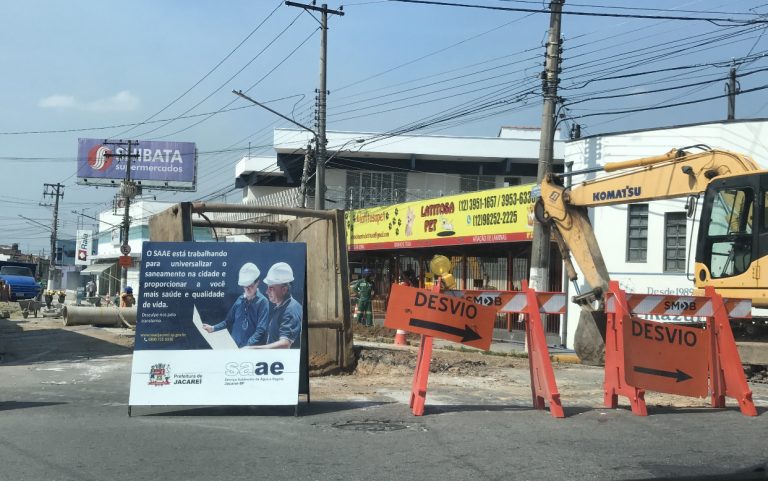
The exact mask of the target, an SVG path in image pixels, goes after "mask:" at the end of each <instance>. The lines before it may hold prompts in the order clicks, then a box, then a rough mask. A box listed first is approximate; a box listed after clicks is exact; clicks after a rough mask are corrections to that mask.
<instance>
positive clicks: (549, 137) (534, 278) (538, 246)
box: [530, 0, 565, 291]
mask: <svg viewBox="0 0 768 481" xmlns="http://www.w3.org/2000/svg"><path fill="white" fill-rule="evenodd" d="M563 3H565V0H552V1H551V2H550V4H549V8H550V11H551V12H552V13H551V14H550V18H549V37H548V40H547V57H546V61H545V62H544V65H545V70H544V72H542V74H541V83H542V93H543V94H544V111H543V112H542V114H541V140H540V141H539V168H538V172H537V175H536V182H537V183H539V184H541V183H542V181H543V180H544V177H546V175H547V174H548V173H550V172H551V171H552V157H553V146H554V143H555V106H556V104H557V84H558V82H559V80H558V74H559V73H560V53H561V51H560V50H561V49H560V44H561V42H560V18H561V13H562V10H563ZM549 244H550V229H549V226H548V225H546V224H541V223H540V222H538V221H536V223H535V224H534V226H533V242H532V243H531V272H530V279H531V283H530V285H531V288H533V289H535V290H541V291H547V290H549V248H550V245H549Z"/></svg>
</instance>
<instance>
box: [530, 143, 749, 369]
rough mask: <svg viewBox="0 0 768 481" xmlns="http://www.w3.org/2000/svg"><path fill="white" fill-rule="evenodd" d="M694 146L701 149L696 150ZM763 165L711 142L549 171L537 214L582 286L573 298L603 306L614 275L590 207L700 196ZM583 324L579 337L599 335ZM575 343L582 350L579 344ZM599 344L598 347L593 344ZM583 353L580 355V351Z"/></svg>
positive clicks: (571, 274) (570, 274) (601, 327)
mask: <svg viewBox="0 0 768 481" xmlns="http://www.w3.org/2000/svg"><path fill="white" fill-rule="evenodd" d="M692 149H698V150H700V151H694V152H692V151H691V150H692ZM705 149H706V150H705ZM758 170H760V167H759V166H758V165H757V164H756V163H755V162H754V161H753V160H752V159H750V158H749V157H747V156H744V155H741V154H737V153H733V152H728V151H723V150H711V149H708V148H707V147H706V146H693V147H687V148H684V149H674V150H671V151H670V152H667V153H666V154H663V155H659V156H654V157H646V158H641V159H636V160H628V161H623V162H613V163H607V164H605V165H603V166H602V167H598V168H593V169H586V170H581V171H575V172H571V173H567V174H549V175H548V176H547V177H546V178H545V179H544V181H543V182H542V184H541V186H540V196H539V199H538V200H537V204H536V216H537V218H538V220H539V221H540V222H543V223H549V224H550V225H551V226H552V232H553V237H554V238H555V240H556V241H557V244H558V247H559V249H560V252H561V254H562V258H563V260H564V262H565V267H566V272H567V273H568V277H569V279H570V280H571V282H573V284H574V285H575V286H576V288H577V294H578V295H577V296H576V297H575V298H574V300H575V301H576V302H577V303H579V304H580V305H581V306H582V308H583V309H584V310H585V311H588V312H590V311H601V310H602V299H603V295H602V294H603V293H604V292H606V291H607V289H608V283H609V280H610V278H609V275H608V269H607V268H606V265H605V261H604V259H603V255H602V253H601V251H600V247H599V244H598V241H597V238H596V236H595V232H594V230H593V228H592V224H591V222H590V221H589V216H588V211H587V209H588V208H590V207H600V206H608V205H617V204H629V203H635V202H648V201H654V200H662V199H670V198H676V197H685V196H690V195H698V194H701V193H702V192H704V191H705V190H706V188H707V185H708V184H709V183H710V181H711V180H712V179H714V178H716V177H722V176H727V175H732V174H743V173H745V172H751V171H758ZM597 172H603V173H604V175H599V176H597V177H595V178H594V179H591V180H587V181H584V182H581V183H579V184H576V185H573V186H572V187H566V186H565V182H564V178H565V177H566V176H567V175H579V174H589V173H597ZM572 258H573V259H575V261H576V264H578V266H579V267H580V269H581V271H582V273H583V274H584V280H585V281H586V282H587V284H588V285H589V287H590V288H591V290H590V291H588V292H585V293H583V294H582V293H580V292H578V284H576V280H577V274H576V270H575V269H574V268H573V264H572V261H571V259H572ZM595 301H597V303H598V304H599V306H598V307H597V308H596V307H595V306H594V304H595ZM583 318H584V316H582V319H583ZM594 322H595V323H596V324H597V326H596V327H597V328H598V331H599V332H600V334H601V335H602V336H603V337H604V333H605V328H604V323H603V321H601V320H599V319H598V316H595V317H594ZM582 324H583V322H582V321H581V320H580V322H579V328H578V329H577V341H578V340H579V338H580V337H581V336H580V334H579V332H578V330H580V329H587V328H589V329H591V332H592V334H590V335H589V336H587V337H594V328H593V326H584V327H583V326H582ZM595 342H597V340H595ZM576 347H577V354H579V348H578V344H577V346H576ZM594 349H595V348H594V346H590V348H589V350H594ZM579 356H580V357H581V354H579ZM588 356H589V357H594V355H588ZM582 360H583V358H582ZM593 360H594V361H595V362H596V363H597V362H599V360H596V359H593Z"/></svg>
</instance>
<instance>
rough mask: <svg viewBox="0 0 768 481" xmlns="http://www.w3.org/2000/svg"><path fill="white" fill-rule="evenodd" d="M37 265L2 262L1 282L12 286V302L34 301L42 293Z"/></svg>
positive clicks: (0, 263) (0, 262) (0, 268)
mask: <svg viewBox="0 0 768 481" xmlns="http://www.w3.org/2000/svg"><path fill="white" fill-rule="evenodd" d="M36 269H37V266H36V265H35V264H28V263H26V262H11V261H0V281H3V282H5V283H6V284H8V285H10V286H11V300H14V301H16V300H19V299H34V298H35V297H37V295H38V294H39V293H40V284H38V283H37V281H36V280H35V270H36Z"/></svg>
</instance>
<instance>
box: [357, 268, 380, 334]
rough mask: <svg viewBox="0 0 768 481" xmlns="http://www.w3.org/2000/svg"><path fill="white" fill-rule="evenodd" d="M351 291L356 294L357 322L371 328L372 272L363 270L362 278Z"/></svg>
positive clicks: (373, 293) (373, 292)
mask: <svg viewBox="0 0 768 481" xmlns="http://www.w3.org/2000/svg"><path fill="white" fill-rule="evenodd" d="M352 290H353V291H354V292H355V293H357V322H359V323H360V324H363V325H365V326H368V327H371V326H373V307H372V306H371V300H372V299H373V296H374V295H375V291H374V285H373V271H371V270H370V269H365V270H363V277H362V278H360V279H358V280H357V281H356V282H355V283H354V284H353V285H352Z"/></svg>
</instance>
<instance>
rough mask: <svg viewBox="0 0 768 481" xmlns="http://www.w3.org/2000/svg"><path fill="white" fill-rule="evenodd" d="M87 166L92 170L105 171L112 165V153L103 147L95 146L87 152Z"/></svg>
mask: <svg viewBox="0 0 768 481" xmlns="http://www.w3.org/2000/svg"><path fill="white" fill-rule="evenodd" d="M88 165H90V166H91V168H92V169H93V170H98V171H99V172H102V171H105V170H107V169H108V168H109V166H110V165H112V151H111V150H109V148H107V147H105V146H103V145H96V146H94V147H93V148H92V149H91V150H90V151H89V152H88Z"/></svg>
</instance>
